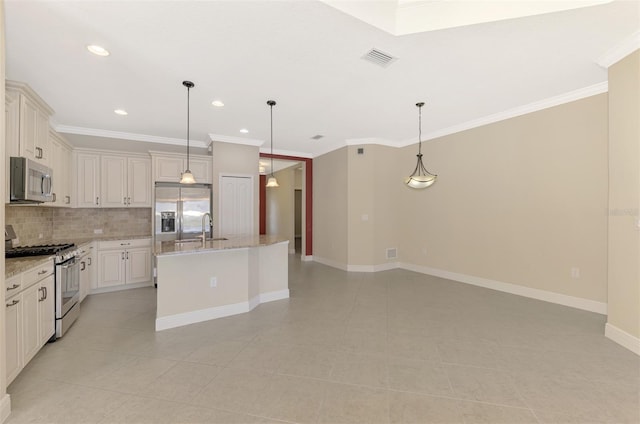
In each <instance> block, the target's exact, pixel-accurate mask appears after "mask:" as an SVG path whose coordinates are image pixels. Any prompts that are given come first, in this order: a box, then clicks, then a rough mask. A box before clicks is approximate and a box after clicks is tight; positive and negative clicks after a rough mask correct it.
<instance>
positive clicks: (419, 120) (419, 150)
mask: <svg viewBox="0 0 640 424" xmlns="http://www.w3.org/2000/svg"><path fill="white" fill-rule="evenodd" d="M423 105H424V103H418V104H417V105H416V106H418V155H422V106H423Z"/></svg>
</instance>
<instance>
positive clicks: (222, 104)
mask: <svg viewBox="0 0 640 424" xmlns="http://www.w3.org/2000/svg"><path fill="white" fill-rule="evenodd" d="M211 104H212V105H214V106H215V107H223V106H224V103H223V102H222V101H220V100H214V101H212V102H211Z"/></svg>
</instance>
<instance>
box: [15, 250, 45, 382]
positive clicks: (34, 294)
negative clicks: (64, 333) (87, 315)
mask: <svg viewBox="0 0 640 424" xmlns="http://www.w3.org/2000/svg"><path fill="white" fill-rule="evenodd" d="M53 270H54V268H53V262H47V263H46V264H43V265H40V266H38V267H35V268H34V269H32V270H28V271H26V272H24V273H23V274H20V275H17V276H15V277H11V278H9V279H7V280H6V282H5V287H6V293H7V299H6V301H5V334H6V343H5V356H6V371H7V384H9V383H11V382H12V381H13V379H14V378H15V377H16V376H17V375H18V374H19V373H20V371H21V370H22V369H23V368H24V367H25V366H26V365H27V364H28V363H29V361H30V360H31V359H33V357H34V356H35V355H36V354H37V353H38V351H39V350H40V348H42V346H44V344H45V343H47V341H48V340H49V339H50V338H51V336H53V335H54V334H55V309H54V308H55V304H54V296H55V292H54V290H55V288H54V286H55V283H54V278H55V277H54V275H53Z"/></svg>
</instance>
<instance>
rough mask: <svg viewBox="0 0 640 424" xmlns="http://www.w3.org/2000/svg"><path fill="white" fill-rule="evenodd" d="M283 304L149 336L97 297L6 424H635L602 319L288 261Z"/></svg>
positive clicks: (128, 313)
mask: <svg viewBox="0 0 640 424" xmlns="http://www.w3.org/2000/svg"><path fill="white" fill-rule="evenodd" d="M290 289H291V299H289V300H284V301H277V302H272V303H268V304H263V305H260V306H259V307H258V308H256V309H255V310H254V311H252V312H250V313H248V314H244V315H240V316H235V317H229V318H224V319H219V320H215V321H211V322H206V323H200V324H195V325H191V326H187V327H182V328H177V329H172V330H167V331H163V332H159V333H156V332H154V330H153V328H154V314H155V289H153V288H145V289H137V290H129V291H123V292H118V293H111V294H102V295H94V296H90V297H88V298H87V299H86V300H85V302H84V303H83V304H82V314H81V317H80V319H79V321H78V322H76V324H75V325H74V326H73V327H72V328H71V329H70V331H69V332H68V333H67V335H65V337H64V338H62V339H61V340H59V341H57V342H55V343H53V344H49V345H47V346H46V347H45V348H44V349H43V350H42V351H41V352H40V353H39V354H38V355H37V356H36V358H34V360H33V361H32V362H31V363H30V364H29V365H28V366H27V368H26V369H25V370H24V371H23V372H22V373H21V375H20V376H18V378H17V379H16V380H15V381H14V382H13V383H12V384H11V385H10V386H9V388H8V391H9V393H10V394H11V400H12V409H13V413H12V415H11V417H10V418H9V420H8V422H9V423H10V424H17V423H26V422H28V423H101V424H102V423H275V422H295V423H436V422H437V423H605V422H607V423H638V422H640V397H639V391H640V358H639V357H638V356H636V355H634V354H632V353H631V352H629V351H627V350H625V349H623V348H622V347H620V346H618V345H616V344H614V343H613V342H611V341H609V340H607V339H606V338H604V336H603V327H604V324H605V317H604V316H601V315H597V314H593V313H588V312H583V311H579V310H575V309H571V308H566V307H562V306H558V305H553V304H548V303H544V302H539V301H534V300H530V299H525V298H522V297H518V296H512V295H508V294H504V293H499V292H495V291H491V290H486V289H482V288H478V287H473V286H469V285H464V284H460V283H455V282H452V281H448V280H443V279H440V278H435V277H429V276H425V275H420V274H416V273H412V272H409V271H403V270H393V271H387V272H380V273H377V274H360V273H351V274H348V273H346V272H342V271H339V270H336V269H332V268H329V267H326V266H323V265H319V264H315V263H301V262H299V260H297V259H294V258H293V257H292V258H291V260H290Z"/></svg>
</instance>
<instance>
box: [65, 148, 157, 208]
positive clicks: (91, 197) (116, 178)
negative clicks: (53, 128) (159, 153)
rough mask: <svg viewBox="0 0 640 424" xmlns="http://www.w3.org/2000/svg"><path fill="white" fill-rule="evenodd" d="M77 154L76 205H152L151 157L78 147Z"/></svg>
mask: <svg viewBox="0 0 640 424" xmlns="http://www.w3.org/2000/svg"><path fill="white" fill-rule="evenodd" d="M75 157H76V167H75V169H76V190H77V194H76V197H77V203H76V206H77V207H80V208H100V207H102V208H125V207H140V208H143V207H151V188H152V184H151V159H150V158H149V157H148V156H145V155H140V156H136V155H132V154H127V156H125V155H120V154H115V153H114V152H109V153H107V152H94V151H80V150H79V151H76V153H75Z"/></svg>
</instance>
